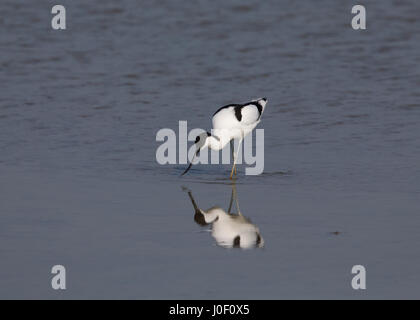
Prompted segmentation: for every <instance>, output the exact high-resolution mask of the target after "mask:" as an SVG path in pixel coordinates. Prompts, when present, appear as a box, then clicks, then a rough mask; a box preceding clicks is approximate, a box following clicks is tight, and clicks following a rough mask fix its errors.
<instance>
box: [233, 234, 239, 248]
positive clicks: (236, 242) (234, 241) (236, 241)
mask: <svg viewBox="0 0 420 320" xmlns="http://www.w3.org/2000/svg"><path fill="white" fill-rule="evenodd" d="M233 247H234V248H240V247H241V237H240V236H236V237H235V239H233Z"/></svg>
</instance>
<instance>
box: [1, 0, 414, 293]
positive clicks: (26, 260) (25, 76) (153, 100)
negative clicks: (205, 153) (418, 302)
mask: <svg viewBox="0 0 420 320" xmlns="http://www.w3.org/2000/svg"><path fill="white" fill-rule="evenodd" d="M55 4H57V3H56V2H53V1H49V0H38V1H29V0H26V1H14V0H3V1H2V2H1V4H0V298H2V299H12V298H21V299H37V298H40V299H75V298H80V299H88V298H99V299H109V298H116V299H123V298H130V299H281V298H286V299H292V298H305V299H324V298H333V299H341V298H350V299H376V298H381V299H388V298H397V299H402V298H417V299H418V298H420V274H419V272H420V271H419V270H420V251H419V248H420V232H419V229H420V165H419V164H420V19H419V17H420V2H418V1H415V0H412V1H409V0H405V1H403V0H383V1H376V2H370V1H369V2H367V3H366V9H367V29H366V30H357V31H356V30H353V29H352V28H351V25H350V22H351V19H352V17H353V15H352V14H351V8H352V6H353V5H355V4H357V3H353V2H352V1H333V0H328V1H322V2H319V1H304V2H303V1H299V2H298V1H277V0H276V1H274V0H267V1H256V0H252V1H251V0H250V1H239V0H230V1H219V0H217V1H204V0H200V1H184V2H180V1H177V2H175V1H165V0H159V1H153V2H147V1H128V0H123V1H99V0H91V1H81V0H77V1H75V0H73V1H67V0H63V1H61V3H60V4H62V5H64V6H65V7H66V13H67V29H66V30H61V31H56V30H53V29H52V28H51V18H52V15H51V13H50V12H51V8H52V6H53V5H55ZM262 96H266V97H268V99H269V102H268V104H267V107H266V110H265V113H264V115H263V118H262V122H261V124H260V125H259V127H258V128H263V129H264V134H265V169H264V173H263V174H261V175H259V176H245V175H244V166H240V167H239V177H238V179H237V181H236V188H237V196H238V201H239V205H240V209H241V212H242V213H243V215H244V216H246V217H247V218H249V219H250V220H251V221H252V223H253V224H254V225H256V226H257V227H258V228H259V230H260V232H261V235H262V237H263V238H264V248H254V249H248V250H244V249H239V248H224V247H221V246H218V245H217V242H216V240H215V239H214V238H213V236H212V234H211V232H210V231H209V228H210V226H207V227H202V226H200V225H198V224H197V223H196V222H195V221H194V208H193V206H192V204H191V201H190V199H189V197H188V194H187V192H186V190H190V192H191V193H192V194H193V195H194V198H195V201H196V202H197V205H198V206H199V207H200V208H203V209H207V208H210V207H213V206H219V207H220V208H223V209H224V210H227V208H228V206H229V200H230V195H231V191H232V186H231V183H230V181H229V179H228V175H229V171H230V167H229V166H211V165H207V166H206V165H197V166H194V168H193V169H192V170H191V171H190V172H189V173H188V175H186V176H184V177H182V178H180V177H179V175H180V173H182V171H183V169H185V165H166V166H161V165H159V164H158V163H157V162H156V158H155V152H156V149H157V147H158V146H159V145H160V142H157V141H156V133H157V131H158V130H159V129H161V128H171V129H173V130H175V131H177V129H178V121H180V120H187V121H188V126H189V128H190V129H192V128H203V129H209V128H210V126H211V115H212V114H213V112H214V111H215V110H217V108H218V107H220V106H222V105H225V104H228V103H238V102H246V101H248V100H251V99H254V98H258V97H262ZM54 265H63V266H65V268H66V275H67V281H66V285H67V289H66V290H63V291H55V290H53V289H52V288H51V279H52V277H53V275H52V274H51V268H52V266H54ZM354 265H363V266H364V267H365V268H366V272H367V275H366V283H367V289H366V290H357V291H356V290H353V289H352V286H351V281H352V278H353V276H354V275H353V274H352V273H351V270H352V267H353V266H354Z"/></svg>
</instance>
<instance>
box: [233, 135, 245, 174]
mask: <svg viewBox="0 0 420 320" xmlns="http://www.w3.org/2000/svg"><path fill="white" fill-rule="evenodd" d="M242 140H243V137H242V138H241V139H240V140H239V144H238V150H237V151H236V156H235V157H234V161H233V166H232V171H231V173H230V179H231V180H232V177H233V172H234V171H235V175H236V160H237V159H238V157H239V151H240V150H241V143H242Z"/></svg>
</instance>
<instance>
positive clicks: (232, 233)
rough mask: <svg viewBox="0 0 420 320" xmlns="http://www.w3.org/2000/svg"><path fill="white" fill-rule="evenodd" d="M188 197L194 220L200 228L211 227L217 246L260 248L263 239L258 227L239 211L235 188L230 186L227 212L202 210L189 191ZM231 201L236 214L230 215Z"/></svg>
mask: <svg viewBox="0 0 420 320" xmlns="http://www.w3.org/2000/svg"><path fill="white" fill-rule="evenodd" d="M188 196H189V197H190V199H191V202H192V204H193V207H194V210H195V215H194V220H195V221H196V222H197V223H198V224H199V225H201V226H207V225H211V234H212V236H213V238H214V239H215V240H216V243H217V244H218V245H219V246H222V247H225V248H242V249H247V248H262V247H264V239H263V238H262V236H261V233H260V230H259V229H258V227H257V226H256V225H255V224H253V223H252V222H251V221H250V220H249V219H248V218H246V217H245V216H243V215H242V213H241V211H240V210H239V203H238V196H237V193H236V187H235V185H234V184H232V196H231V199H230V205H229V209H228V212H226V211H225V210H223V209H222V208H220V207H212V208H210V209H208V210H202V209H200V208H199V207H198V205H197V204H196V202H195V200H194V198H193V196H192V193H191V191H188ZM233 201H235V205H236V209H237V212H238V213H237V214H233V213H231V210H232V205H233Z"/></svg>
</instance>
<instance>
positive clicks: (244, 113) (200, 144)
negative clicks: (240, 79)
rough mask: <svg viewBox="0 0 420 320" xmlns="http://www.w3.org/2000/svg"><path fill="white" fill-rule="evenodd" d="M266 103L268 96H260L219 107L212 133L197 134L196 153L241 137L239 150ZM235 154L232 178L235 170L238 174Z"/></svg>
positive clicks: (214, 117)
mask: <svg viewBox="0 0 420 320" xmlns="http://www.w3.org/2000/svg"><path fill="white" fill-rule="evenodd" d="M266 104H267V98H260V99H256V100H252V101H250V102H247V103H244V104H229V105H226V106H224V107H221V108H219V109H218V110H217V111H216V112H215V113H214V114H213V117H212V123H213V130H212V133H209V132H207V133H203V134H201V135H199V136H197V138H196V140H195V144H196V148H197V151H196V154H198V153H199V152H200V150H201V149H204V148H206V147H208V148H210V149H213V150H220V149H223V148H224V147H225V146H226V144H228V143H229V142H232V141H233V139H239V146H238V151H239V148H240V145H241V143H242V140H243V139H244V137H245V136H246V135H248V134H249V133H250V132H251V131H252V130H254V128H255V127H256V126H257V125H258V123H260V121H261V116H262V114H263V112H264V109H265V106H266ZM232 147H233V146H232ZM232 150H233V148H232ZM233 156H234V163H233V166H232V172H231V174H230V178H231V179H232V176H233V173H234V172H235V174H236V159H237V158H238V154H236V155H235V154H233ZM193 160H194V159H193ZM191 165H192V161H191V163H190V165H189V166H188V168H187V169H186V170H185V171H184V173H183V175H184V174H185V173H187V171H188V170H189V169H190V168H191Z"/></svg>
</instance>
